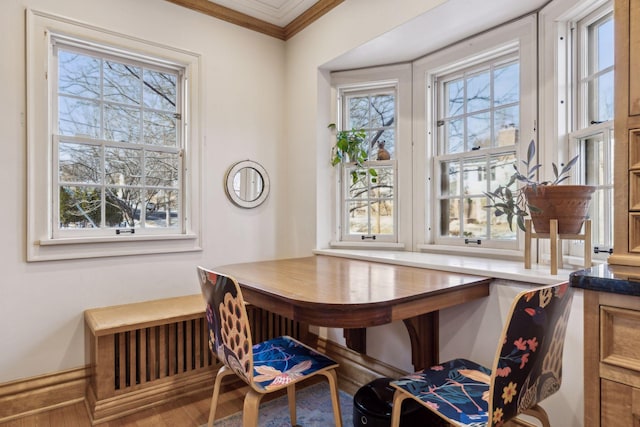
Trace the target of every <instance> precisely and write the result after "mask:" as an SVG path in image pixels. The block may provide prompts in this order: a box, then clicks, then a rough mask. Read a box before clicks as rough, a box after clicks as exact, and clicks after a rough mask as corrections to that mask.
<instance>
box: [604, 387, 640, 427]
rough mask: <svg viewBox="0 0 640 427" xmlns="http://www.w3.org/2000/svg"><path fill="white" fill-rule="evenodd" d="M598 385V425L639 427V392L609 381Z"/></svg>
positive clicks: (606, 426)
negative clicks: (599, 398) (599, 420)
mask: <svg viewBox="0 0 640 427" xmlns="http://www.w3.org/2000/svg"><path fill="white" fill-rule="evenodd" d="M600 384H601V387H600V396H601V399H602V400H601V406H600V411H601V412H600V416H601V422H600V425H601V426H603V427H640V390H639V389H636V388H633V387H630V386H628V385H624V384H620V383H617V382H613V381H609V380H601V383H600Z"/></svg>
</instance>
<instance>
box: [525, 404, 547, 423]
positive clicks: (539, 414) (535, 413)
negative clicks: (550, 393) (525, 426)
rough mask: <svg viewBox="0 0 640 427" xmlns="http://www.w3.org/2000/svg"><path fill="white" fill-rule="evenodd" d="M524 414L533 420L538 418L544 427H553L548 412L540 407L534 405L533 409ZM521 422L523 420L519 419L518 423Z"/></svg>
mask: <svg viewBox="0 0 640 427" xmlns="http://www.w3.org/2000/svg"><path fill="white" fill-rule="evenodd" d="M522 413H523V414H525V415H529V416H531V417H533V418H537V419H538V420H539V421H540V423H541V424H542V427H551V423H550V422H549V416H548V415H547V411H545V410H544V408H543V407H542V406H540V405H534V406H533V407H531V408H529V409H527V410H525V411H523V412H522ZM520 421H521V420H520V419H518V422H520Z"/></svg>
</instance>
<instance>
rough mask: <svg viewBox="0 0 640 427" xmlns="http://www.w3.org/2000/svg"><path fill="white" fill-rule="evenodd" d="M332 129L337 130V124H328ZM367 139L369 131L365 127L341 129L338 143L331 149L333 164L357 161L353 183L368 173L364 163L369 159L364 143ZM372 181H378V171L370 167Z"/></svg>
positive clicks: (337, 139) (337, 134)
mask: <svg viewBox="0 0 640 427" xmlns="http://www.w3.org/2000/svg"><path fill="white" fill-rule="evenodd" d="M327 127H328V128H329V129H331V130H332V131H335V130H336V124H335V123H331V124H329V126H327ZM366 140H367V133H366V132H365V131H364V130H363V129H352V130H341V131H337V132H336V143H335V145H334V146H333V148H332V151H331V165H332V166H336V165H339V164H341V163H355V165H356V167H355V168H354V169H353V170H352V171H351V179H352V184H355V183H356V182H358V180H359V179H360V178H361V177H363V176H364V175H366V169H367V168H366V166H365V165H364V163H365V162H366V161H367V160H368V159H369V154H368V152H367V150H366V149H365V146H364V143H365V142H366ZM368 172H369V175H370V176H371V181H372V182H376V181H377V176H378V173H377V172H376V170H375V169H372V168H369V170H368Z"/></svg>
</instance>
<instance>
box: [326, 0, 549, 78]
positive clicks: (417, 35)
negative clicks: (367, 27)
mask: <svg viewBox="0 0 640 427" xmlns="http://www.w3.org/2000/svg"><path fill="white" fill-rule="evenodd" d="M548 1H549V0H527V1H514V0H490V1H486V0H447V1H446V2H444V3H442V4H441V5H439V6H437V7H435V8H433V9H432V10H430V11H428V12H427V13H425V14H423V15H420V16H418V17H416V18H414V19H412V20H411V21H409V22H407V23H405V24H403V25H401V26H399V27H397V28H394V29H393V30H391V31H389V32H387V33H385V34H382V35H381V36H379V37H377V38H375V39H373V40H370V41H368V42H366V43H364V44H363V45H361V46H359V47H357V48H355V49H353V50H351V51H349V52H347V53H345V54H344V55H341V56H339V57H337V58H335V59H334V60H332V61H330V62H329V63H327V64H325V65H324V67H325V68H327V69H329V70H347V69H353V68H361V67H370V66H375V65H382V64H393V63H398V62H407V61H411V60H414V59H417V58H420V57H422V56H424V55H426V54H428V53H430V52H434V51H435V50H437V49H440V48H442V47H445V46H448V45H450V44H452V43H454V42H456V41H459V40H462V39H464V38H466V37H469V36H472V35H475V34H478V33H480V32H482V31H486V30H488V29H490V28H493V27H495V26H497V25H499V24H502V23H505V22H508V21H510V20H512V19H515V18H518V17H520V16H523V15H525V14H528V13H530V12H533V11H536V10H538V9H540V8H541V7H542V6H544V5H545V4H547V3H548Z"/></svg>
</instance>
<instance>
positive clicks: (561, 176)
mask: <svg viewBox="0 0 640 427" xmlns="http://www.w3.org/2000/svg"><path fill="white" fill-rule="evenodd" d="M578 157H579V156H575V157H574V158H572V159H571V160H569V161H568V162H567V163H566V164H565V165H563V166H562V169H559V168H558V166H557V165H556V164H555V163H552V164H551V166H552V168H553V175H554V179H553V180H547V181H538V180H536V175H537V173H538V170H539V169H540V167H541V166H542V165H541V164H540V163H536V162H535V158H536V144H535V141H534V140H531V142H530V143H529V147H528V148H527V159H526V160H522V164H523V166H524V172H520V170H519V169H518V163H517V162H515V163H514V164H513V168H514V172H513V174H512V175H511V178H510V179H509V182H508V183H507V184H506V185H500V186H498V188H496V189H495V190H494V191H491V192H489V193H484V194H485V195H486V196H487V197H488V198H489V200H490V204H489V205H488V206H485V207H486V208H494V209H495V210H494V214H495V216H497V217H499V216H503V215H506V217H507V222H508V223H509V228H510V229H511V231H513V220H514V219H515V220H516V224H517V225H518V228H520V229H521V230H522V231H525V226H524V220H525V217H527V216H529V212H541V210H540V209H538V208H537V207H535V206H533V205H531V204H529V202H528V201H527V198H526V196H525V189H526V188H531V189H532V190H533V191H538V187H540V186H546V185H558V184H560V183H561V182H563V181H565V180H567V179H569V171H570V170H571V168H572V167H573V166H574V165H575V164H576V162H577V161H578ZM514 184H515V185H516V187H515V188H513V189H512V188H511V187H512V186H513V185H514Z"/></svg>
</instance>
